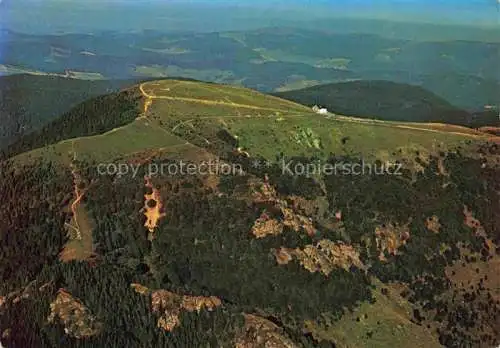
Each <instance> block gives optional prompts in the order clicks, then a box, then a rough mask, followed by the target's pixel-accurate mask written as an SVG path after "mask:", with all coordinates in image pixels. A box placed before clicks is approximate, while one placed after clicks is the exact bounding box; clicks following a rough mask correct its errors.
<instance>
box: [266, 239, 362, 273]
mask: <svg viewBox="0 0 500 348" xmlns="http://www.w3.org/2000/svg"><path fill="white" fill-rule="evenodd" d="M274 255H275V257H276V262H278V264H280V265H286V264H287V263H289V262H290V261H292V259H293V258H294V257H295V258H296V259H297V260H299V262H300V264H301V265H302V266H303V267H304V268H305V269H307V270H308V271H309V272H312V273H315V272H321V273H323V274H324V275H326V276H328V275H329V274H330V273H331V272H332V271H333V270H334V269H335V268H343V269H345V270H346V271H348V270H349V269H350V268H351V266H356V267H358V268H360V269H365V266H364V265H363V263H362V262H361V260H360V258H359V253H358V252H357V251H356V249H354V247H353V246H351V245H347V244H344V243H342V242H338V243H335V242H332V241H331V240H329V239H323V240H321V241H319V242H318V243H317V244H316V245H307V246H306V247H305V248H304V250H301V249H286V248H281V249H279V250H275V252H274Z"/></svg>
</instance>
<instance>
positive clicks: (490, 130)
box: [478, 127, 500, 137]
mask: <svg viewBox="0 0 500 348" xmlns="http://www.w3.org/2000/svg"><path fill="white" fill-rule="evenodd" d="M478 131H480V132H483V133H488V134H493V135H496V136H499V137H500V127H480V128H479V129H478Z"/></svg>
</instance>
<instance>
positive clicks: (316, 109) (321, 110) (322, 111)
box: [312, 105, 328, 115]
mask: <svg viewBox="0 0 500 348" xmlns="http://www.w3.org/2000/svg"><path fill="white" fill-rule="evenodd" d="M312 109H313V111H314V112H315V113H317V114H321V115H326V114H328V110H327V109H325V108H320V107H319V106H317V105H314V106H313V108H312Z"/></svg>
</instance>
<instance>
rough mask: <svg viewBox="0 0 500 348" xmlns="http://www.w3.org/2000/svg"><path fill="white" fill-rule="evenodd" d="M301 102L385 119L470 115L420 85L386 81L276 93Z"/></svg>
mask: <svg viewBox="0 0 500 348" xmlns="http://www.w3.org/2000/svg"><path fill="white" fill-rule="evenodd" d="M275 95H276V96H278V97H281V98H285V99H289V100H293V101H295V102H297V103H301V104H304V105H310V106H313V105H321V106H323V107H326V108H328V110H329V111H331V112H334V113H339V114H343V115H350V116H356V117H365V118H376V119H380V120H386V121H410V122H442V123H450V124H459V125H469V124H470V122H471V119H472V115H470V114H469V113H468V112H466V111H463V110H460V109H459V108H457V107H454V106H453V105H451V104H450V103H448V102H447V101H446V100H444V99H442V98H440V97H438V96H436V95H435V94H433V93H431V92H429V91H426V90H425V89H423V88H421V87H416V86H411V85H407V84H401V83H394V82H389V81H353V82H343V83H334V84H326V85H319V86H313V87H309V88H305V89H300V90H293V91H288V92H280V93H275Z"/></svg>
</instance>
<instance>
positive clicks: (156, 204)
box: [144, 177, 165, 240]
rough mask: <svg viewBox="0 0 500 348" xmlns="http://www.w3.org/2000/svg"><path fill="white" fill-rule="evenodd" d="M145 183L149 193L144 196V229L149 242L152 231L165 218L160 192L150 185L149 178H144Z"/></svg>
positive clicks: (152, 237)
mask: <svg viewBox="0 0 500 348" xmlns="http://www.w3.org/2000/svg"><path fill="white" fill-rule="evenodd" d="M144 179H145V181H146V188H148V189H149V190H150V191H151V193H146V194H145V195H144V215H145V216H146V223H145V224H144V227H146V228H147V229H148V231H149V236H148V239H149V240H153V239H154V230H155V228H156V227H157V226H158V223H159V222H160V220H161V219H162V218H163V217H165V214H164V213H163V211H162V209H163V203H162V201H161V195H160V191H159V190H158V189H156V188H155V187H154V186H153V184H152V183H151V179H150V178H149V177H146V178H144Z"/></svg>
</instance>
